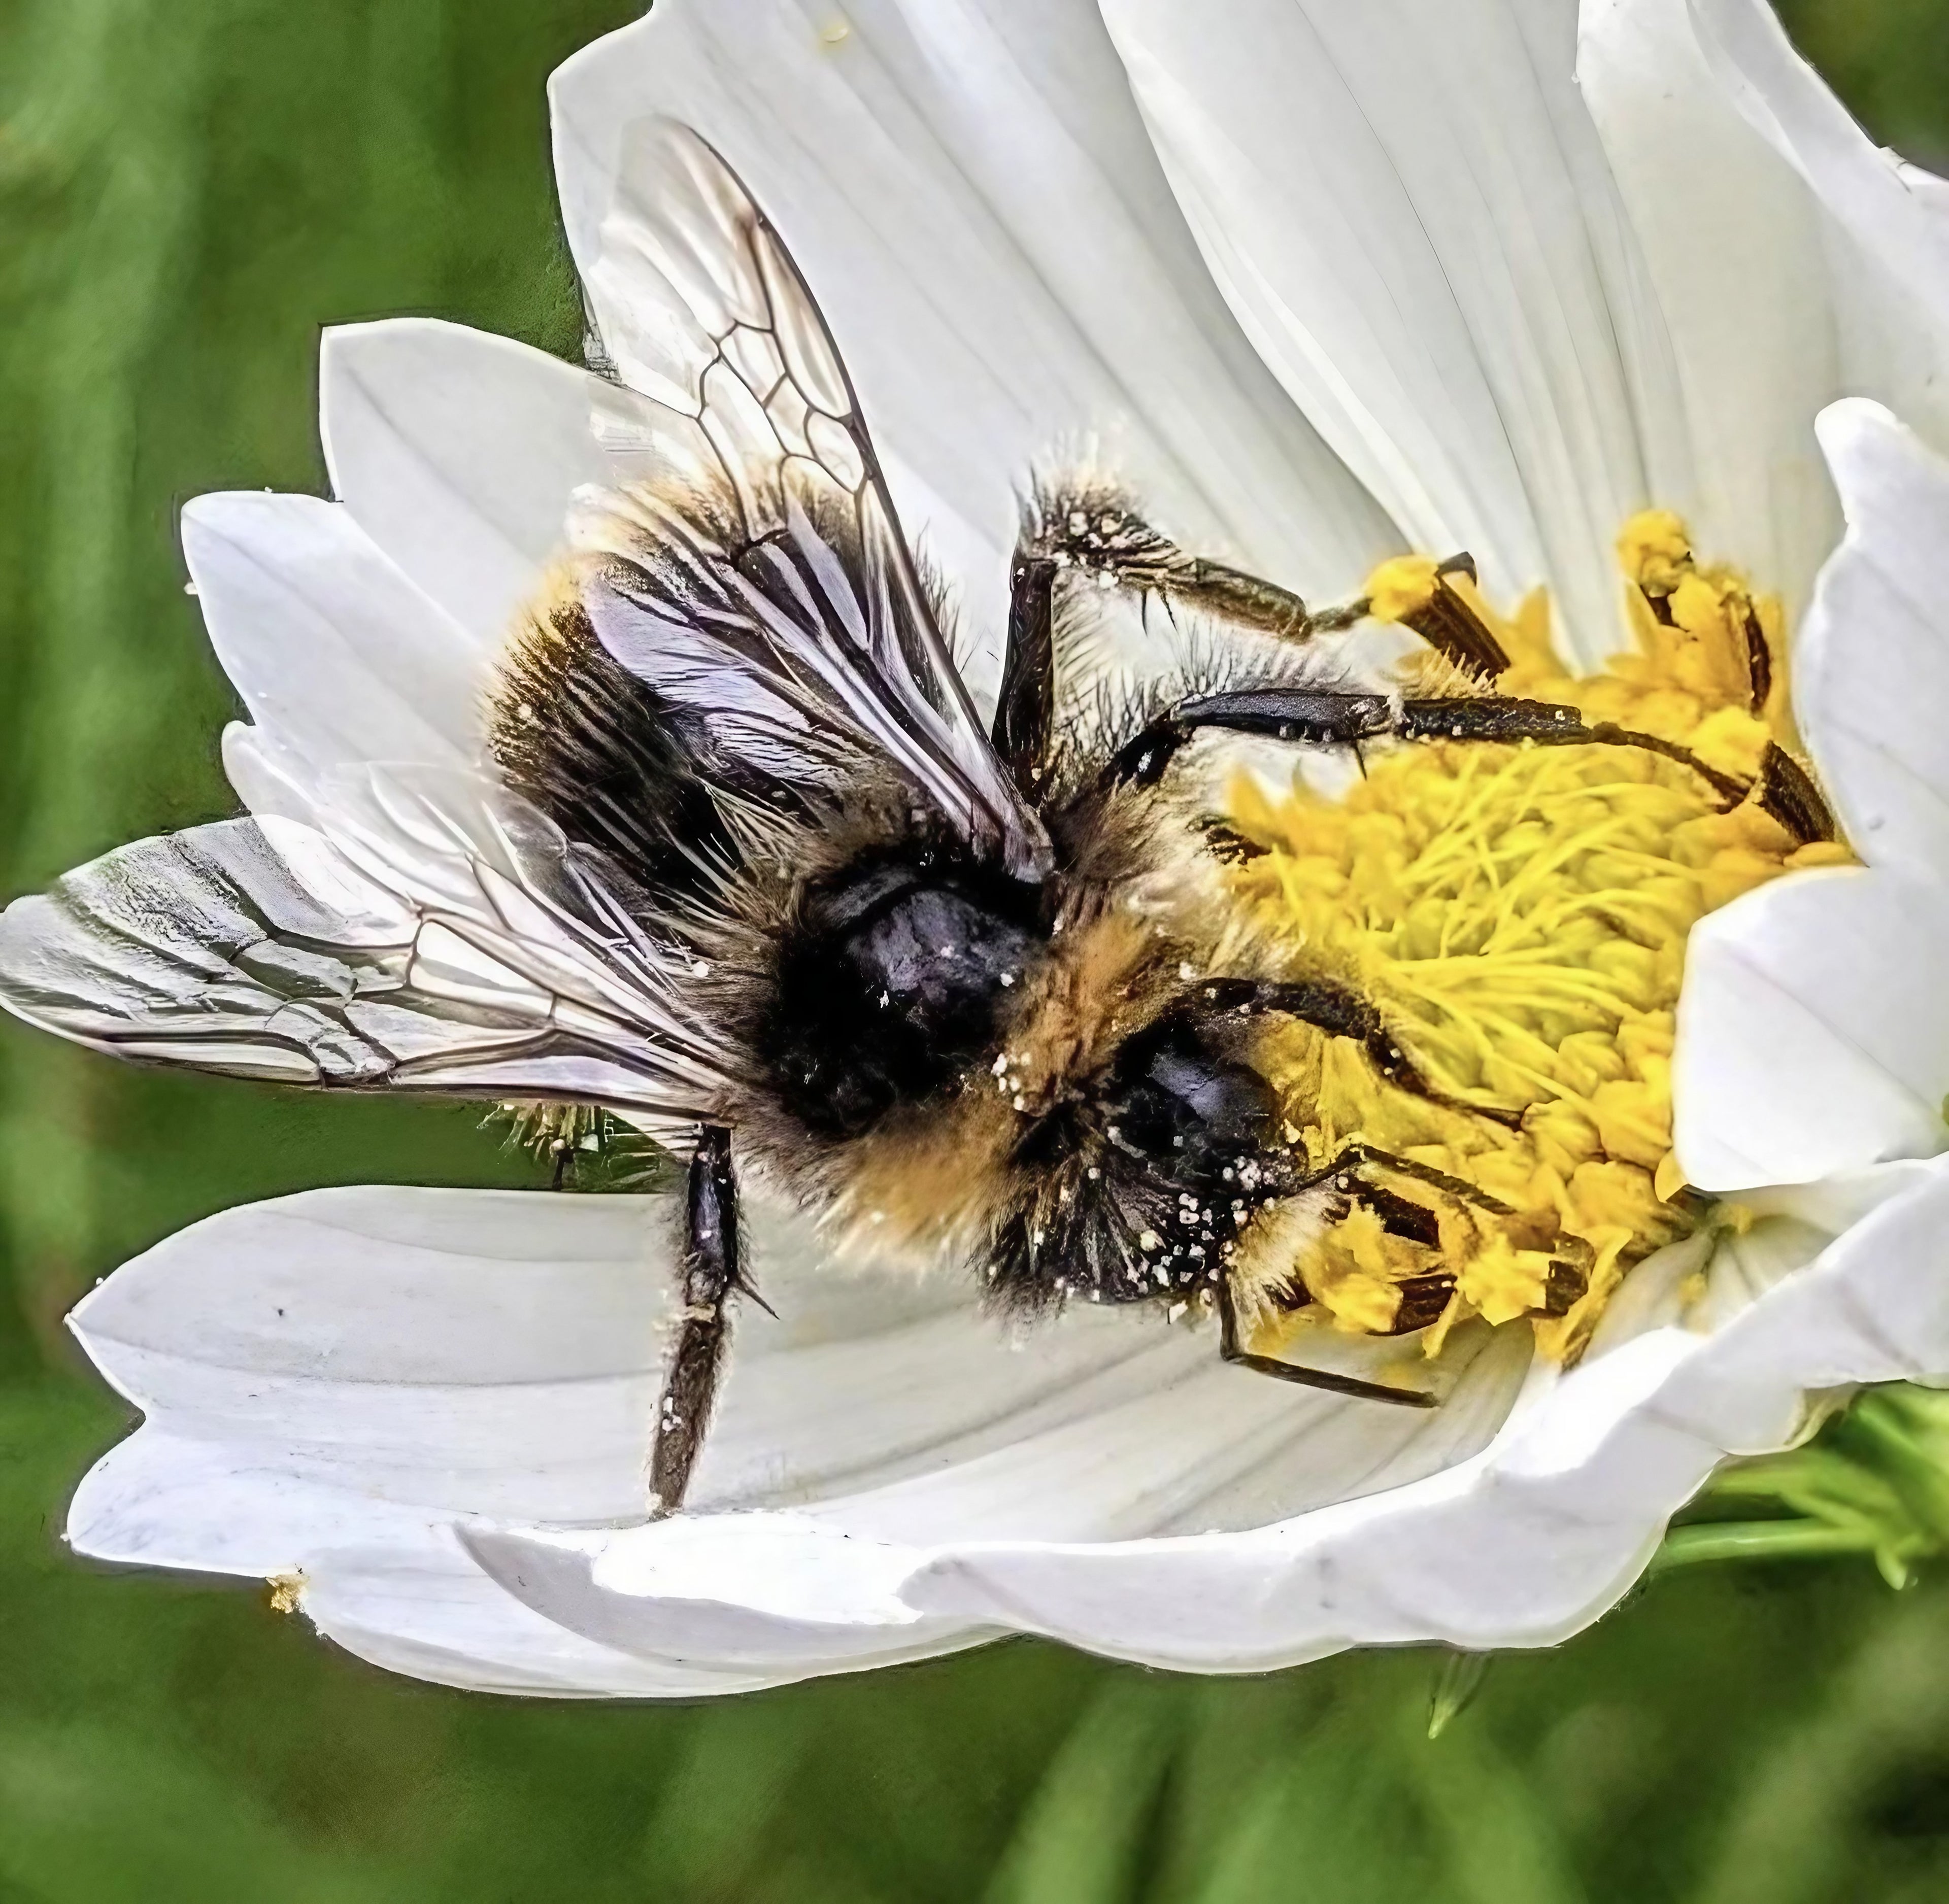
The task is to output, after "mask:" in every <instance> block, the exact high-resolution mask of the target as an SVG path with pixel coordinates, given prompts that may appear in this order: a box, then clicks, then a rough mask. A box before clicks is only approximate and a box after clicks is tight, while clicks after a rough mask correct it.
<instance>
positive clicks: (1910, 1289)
mask: <svg viewBox="0 0 1949 1904" xmlns="http://www.w3.org/2000/svg"><path fill="white" fill-rule="evenodd" d="M1885 1188H1887V1190H1888V1191H1889V1192H1890V1193H1891V1194H1889V1195H1888V1200H1887V1201H1885V1203H1883V1204H1882V1205H1881V1207H1879V1209H1878V1210H1876V1211H1875V1212H1874V1213H1873V1214H1872V1215H1870V1216H1868V1217H1867V1219H1865V1220H1864V1221H1863V1222H1861V1223H1860V1225H1858V1227H1857V1228H1854V1229H1852V1230H1851V1231H1849V1232H1848V1233H1847V1234H1845V1235H1843V1236H1842V1237H1841V1238H1840V1239H1839V1241H1836V1242H1835V1243H1833V1244H1831V1245H1830V1246H1829V1247H1828V1248H1827V1250H1826V1251H1825V1253H1823V1255H1821V1256H1820V1257H1819V1258H1818V1259H1817V1260H1816V1261H1815V1262H1814V1263H1811V1265H1809V1266H1806V1267H1804V1268H1802V1269H1799V1270H1798V1272H1795V1273H1793V1274H1792V1275H1788V1276H1787V1277H1786V1278H1785V1279H1784V1280H1783V1281H1780V1282H1779V1283H1778V1284H1776V1287H1773V1289H1772V1290H1771V1291H1770V1293H1769V1294H1767V1296H1766V1297H1764V1300H1760V1301H1758V1302H1755V1303H1752V1305H1751V1306H1749V1307H1748V1308H1747V1309H1745V1312H1743V1313H1742V1315H1739V1316H1738V1317H1737V1318H1736V1319H1734V1320H1733V1321H1732V1322H1730V1323H1728V1324H1727V1325H1726V1326H1725V1327H1724V1328H1722V1329H1721V1330H1720V1331H1718V1332H1717V1334H1714V1335H1711V1336H1704V1335H1699V1334H1691V1333H1689V1332H1688V1331H1685V1330H1681V1329H1677V1328H1667V1329H1661V1330H1657V1331H1653V1332H1652V1333H1650V1334H1646V1335H1643V1336H1640V1337H1638V1338H1637V1340H1634V1341H1633V1342H1631V1343H1629V1344H1627V1346H1625V1347H1624V1348H1622V1349H1620V1350H1617V1351H1616V1352H1615V1353H1612V1354H1611V1355H1609V1356H1604V1357H1602V1358H1601V1359H1597V1360H1595V1361H1591V1362H1586V1363H1585V1364H1584V1365H1582V1366H1581V1367H1580V1368H1578V1369H1576V1370H1574V1371H1573V1372H1572V1373H1571V1374H1570V1375H1569V1376H1568V1377H1567V1378H1565V1379H1564V1380H1563V1381H1561V1382H1560V1383H1559V1384H1556V1385H1555V1386H1554V1387H1552V1388H1550V1390H1547V1391H1546V1392H1545V1393H1542V1394H1541V1395H1540V1396H1539V1397H1538V1399H1537V1402H1536V1404H1535V1405H1534V1406H1532V1407H1531V1408H1529V1409H1526V1410H1525V1411H1523V1412H1520V1413H1519V1414H1518V1415H1517V1416H1516V1417H1515V1418H1513V1419H1512V1421H1511V1423H1510V1424H1509V1427H1508V1428H1507V1429H1506V1430H1505V1431H1504V1433H1503V1435H1502V1436H1501V1437H1499V1438H1498V1440H1497V1443H1496V1445H1495V1446H1494V1447H1493V1448H1492V1449H1490V1450H1488V1451H1487V1452H1485V1453H1484V1455H1481V1456H1479V1457H1478V1458H1476V1459H1475V1461H1471V1462H1469V1463H1467V1464H1464V1465H1463V1466H1462V1467H1460V1468H1453V1469H1450V1471H1447V1472H1445V1473H1444V1474H1438V1475H1435V1476H1433V1477H1430V1478H1429V1479H1428V1480H1425V1481H1422V1482H1420V1483H1416V1484H1415V1485H1414V1486H1410V1487H1405V1488H1400V1489H1396V1490H1395V1491H1394V1492H1391V1493H1389V1494H1386V1495H1383V1496H1375V1497H1372V1498H1369V1499H1366V1500H1363V1501H1359V1502H1353V1503H1351V1504H1349V1505H1346V1506H1344V1507H1339V1508H1329V1509H1327V1510H1325V1511H1323V1512H1320V1513H1318V1514H1311V1515H1308V1516H1306V1517H1303V1518H1301V1519H1299V1520H1292V1521H1288V1522H1287V1523H1285V1524H1282V1525H1280V1526H1276V1527H1267V1528H1264V1529H1260V1530H1254V1531H1253V1532H1251V1533H1240V1534H1231V1535H1220V1536H1211V1537H1209V1538H1207V1539H1202V1540H1183V1539H1180V1540H1173V1541H1151V1542H1130V1543H1127V1544H1124V1545H1101V1546H1095V1547H1090V1546H1043V1547H1030V1546H1026V1545H989V1546H985V1547H977V1548H961V1549H958V1550H956V1551H952V1552H950V1553H945V1554H943V1555H938V1556H937V1557H936V1558H934V1561H932V1562H931V1564H930V1565H928V1567H926V1568H925V1570H923V1571H922V1572H920V1573H917V1574H916V1575H915V1578H914V1579H913V1580H912V1582H911V1583H909V1585H908V1586H906V1588H904V1589H903V1595H902V1597H903V1598H905V1599H906V1600H908V1601H910V1602H911V1603H912V1604H914V1605H915V1607H917V1608H919V1609H920V1610H922V1611H923V1612H925V1613H926V1614H931V1615H934V1616H937V1617H940V1616H947V1615H952V1614H959V1615H961V1616H962V1617H968V1618H972V1619H987V1620H1006V1621H1007V1622H1008V1623H1009V1624H1011V1625H1014V1626H1020V1627H1022V1628H1024V1629H1027V1630H1029V1631H1031V1632H1040V1633H1045V1634H1048V1635H1052V1636H1053V1637H1055V1638H1063V1639H1067V1640H1070V1641H1071V1642H1074V1643H1075V1644H1077V1645H1083V1646H1087V1647H1089V1648H1092V1649H1093V1650H1095V1651H1102V1652H1108V1653H1113V1654H1117V1655H1120V1656H1121V1657H1127V1658H1131V1659H1136V1660H1147V1661H1150V1662H1152V1663H1158V1664H1161V1665H1169V1666H1188V1667H1192V1668H1195V1669H1208V1670H1227V1671H1230V1670H1244V1669H1264V1668H1267V1667H1271V1666H1281V1665H1285V1664H1289V1663H1296V1662H1298V1661H1300V1660H1306V1659H1310V1658H1315V1657H1319V1656H1320V1655H1321V1654H1325V1653H1328V1652H1332V1651H1337V1650H1338V1649H1340V1648H1344V1647H1346V1646H1349V1645H1375V1644H1389V1643H1394V1644H1398V1643H1403V1642H1428V1641H1440V1642H1444V1643H1446V1644H1448V1645H1455V1646H1461V1647H1466V1648H1489V1647H1497V1646H1534V1645H1550V1644H1552V1643H1553V1642H1556V1641H1557V1640H1559V1639H1561V1638H1564V1637H1565V1636H1566V1635H1568V1634H1569V1633H1571V1632H1574V1631H1576V1630H1577V1629H1578V1628H1579V1627H1581V1626H1584V1625H1586V1624H1587V1623H1589V1622H1590V1620H1593V1619H1594V1618H1595V1617H1596V1616H1597V1615H1598V1614H1599V1613H1601V1612H1602V1611H1603V1610H1604V1609H1605V1608H1606V1607H1608V1606H1609V1605H1611V1604H1613V1603H1615V1601H1616V1600H1617V1599H1618V1598H1619V1597H1620V1596H1621V1595H1622V1594H1623V1593H1624V1591H1625V1590H1626V1589H1627V1588H1628V1586H1630V1583H1632V1581H1633V1580H1634V1579H1636V1578H1637V1576H1638V1574H1639V1573H1640V1572H1641V1571H1642V1570H1643V1565H1644V1563H1645V1561H1646V1559H1647V1558H1649V1555H1650V1554H1651V1552H1652V1550H1653V1548H1655V1545H1656V1544H1657V1542H1658V1538H1659V1536H1660V1534H1661V1532H1662V1530H1663V1527H1664V1524H1665V1520H1666V1517H1668V1515H1669V1514H1671V1512H1672V1511H1674V1509H1676V1508H1677V1507H1678V1506H1680V1505H1681V1504H1682V1503H1683V1502H1684V1501H1685V1500H1686V1499H1688V1498H1689V1496H1691V1495H1692V1494H1693V1492H1696V1489H1697V1488H1698V1487H1699V1485H1700V1483H1702V1481H1703V1480H1705V1477H1706V1476H1707V1475H1708V1474H1709V1473H1710V1472H1711V1469H1712V1468H1713V1467H1714V1465H1715V1464H1717V1462H1718V1461H1721V1460H1722V1459H1723V1458H1724V1457H1725V1456H1726V1455H1727V1454H1729V1453H1739V1454H1747V1453H1756V1452H1762V1451H1764V1450H1767V1449H1773V1448H1777V1447H1780V1446H1783V1445H1785V1444H1786V1443H1788V1442H1789V1441H1790V1440H1792V1438H1793V1437H1794V1436H1795V1433H1797V1432H1798V1430H1799V1428H1800V1427H1801V1424H1802V1421H1803V1420H1804V1396H1805V1393H1807V1392H1808V1391H1810V1390H1826V1389H1832V1388H1835V1387H1845V1386H1846V1385H1848V1384H1852V1383H1855V1382H1860V1381H1887V1380H1891V1379H1897V1378H1909V1377H1913V1376H1916V1375H1919V1374H1929V1373H1930V1372H1932V1371H1940V1370H1941V1369H1943V1368H1949V1275H1944V1270H1945V1269H1949V1262H1946V1261H1945V1258H1949V1243H1945V1241H1944V1238H1945V1236H1949V1171H1945V1169H1944V1167H1943V1166H1941V1165H1939V1164H1938V1165H1932V1166H1928V1171H1927V1175H1926V1178H1923V1179H1921V1180H1920V1181H1919V1182H1918V1181H1917V1180H1916V1178H1915V1177H1914V1176H1913V1175H1912V1174H1911V1173H1909V1172H1908V1171H1906V1170H1899V1171H1897V1172H1895V1173H1891V1175H1890V1176H1889V1178H1888V1182H1887V1184H1886V1186H1885ZM1816 1234H1817V1233H1816Z"/></svg>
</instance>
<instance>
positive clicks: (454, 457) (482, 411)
mask: <svg viewBox="0 0 1949 1904" xmlns="http://www.w3.org/2000/svg"><path fill="white" fill-rule="evenodd" d="M319 428H320V432H321V434H322V436H323V438H324V440H325V464H326V467H328V469H329V471H331V486H332V489H333V492H334V494H335V495H337V497H338V499H339V500H340V502H343V504H344V505H345V507H346V508H347V511H349V512H350V514H351V517H352V519H353V521H354V522H356V523H358V525H359V527H360V528H362V530H365V533H366V534H367V535H368V536H370V537H371V539H372V540H373V541H374V542H375V543H376V544H377V545H378V547H379V548H381V550H383V551H384V552H385V554H387V555H389V556H390V557H391V558H392V559H393V561H394V562H395V563H396V564H398V565H399V568H400V569H401V570H403V571H404V573H406V575H408V576H410V577H411V578H412V580H413V581H415V582H417V583H418V585H419V586H420V587H421V589H424V591H425V592H426V593H427V595H430V596H431V598H433V599H434V601H437V602H438V603H439V604H440V606H441V607H443V608H444V609H445V610H446V612H447V613H448V614H449V615H450V616H451V617H452V618H453V620H455V622H457V623H458V624H459V625H460V626H461V627H462V628H463V629H465V630H467V632H468V633H469V634H471V635H473V636H474V639H475V640H476V641H477V643H478V644H479V645H480V649H481V651H482V653H483V655H490V654H493V652H494V651H495V650H496V648H497V647H498V646H499V643H500V641H501V640H502V638H503V636H505V634H506V633H507V632H508V626H509V624H510V623H511V620H512V618H513V617H514V612H515V610H517V609H518V607H520V605H521V602H522V601H523V600H524V598H527V596H529V595H531V594H532V593H533V591H534V589H535V587H536V584H537V582H539V579H540V576H541V571H542V567H543V566H544V565H545V564H546V563H547V561H549V558H550V557H551V556H552V554H555V551H556V550H557V548H558V547H559V546H560V545H561V541H562V536H563V526H564V520H565V519H566V517H567V514H568V507H569V499H570V495H571V494H572V493H573V492H574V490H575V489H576V488H577V486H578V485H580V484H582V483H601V482H604V481H605V480H611V478H610V472H609V465H608V458H606V457H605V455H603V453H602V452H601V450H600V449H598V447H597V446H596V443H595V437H594V436H593V434H592V432H591V430H590V427H589V377H588V374H587V373H586V371H581V370H579V369H576V368H572V367H571V366H570V365H567V364H564V363H561V362H558V360H557V359H555V358H553V357H550V356H545V355H544V354H543V353H542V352H540V351H539V350H531V349H529V348H528V347H527V346H526V345H525V344H518V343H514V342H512V341H511V340H509V339H508V338H505V337H492V336H490V335H488V334H486V333H485V332H483V331H470V330H468V329H467V328H465V326H464V325H457V324H442V323H438V322H436V321H434V320H433V319H431V318H390V319H387V321H384V322H382V323H378V324H357V325H342V326H340V327H339V328H336V329H334V330H330V331H326V332H325V338H324V342H323V344H322V347H321V349H320V351H319Z"/></svg>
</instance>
